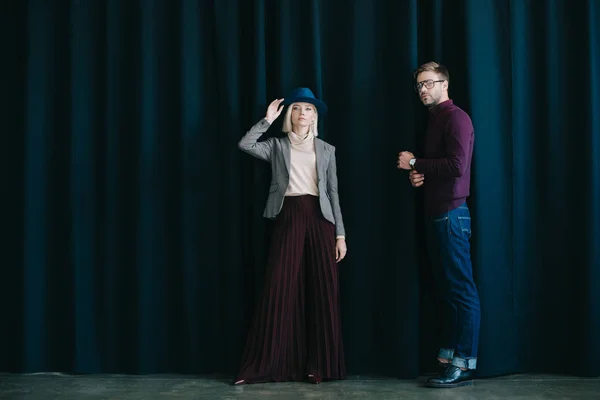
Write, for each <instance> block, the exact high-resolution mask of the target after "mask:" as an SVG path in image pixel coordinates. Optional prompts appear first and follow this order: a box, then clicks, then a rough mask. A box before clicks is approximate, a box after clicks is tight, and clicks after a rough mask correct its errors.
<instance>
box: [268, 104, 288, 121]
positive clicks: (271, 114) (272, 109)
mask: <svg viewBox="0 0 600 400" xmlns="http://www.w3.org/2000/svg"><path fill="white" fill-rule="evenodd" d="M283 100H284V99H275V100H273V101H272V102H271V104H269V108H267V115H266V116H265V119H266V120H267V122H268V123H269V124H272V123H273V121H275V120H276V119H277V117H279V115H280V114H281V111H282V110H283V106H281V102H282V101H283Z"/></svg>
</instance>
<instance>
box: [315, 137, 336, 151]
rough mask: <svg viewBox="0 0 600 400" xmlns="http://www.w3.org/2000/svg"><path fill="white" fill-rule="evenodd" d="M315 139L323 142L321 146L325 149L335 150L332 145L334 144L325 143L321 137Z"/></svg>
mask: <svg viewBox="0 0 600 400" xmlns="http://www.w3.org/2000/svg"><path fill="white" fill-rule="evenodd" d="M315 140H317V141H319V142H321V143H323V147H324V148H325V149H327V150H330V151H335V146H334V145H332V144H330V143H327V142H326V141H324V140H323V139H321V138H315Z"/></svg>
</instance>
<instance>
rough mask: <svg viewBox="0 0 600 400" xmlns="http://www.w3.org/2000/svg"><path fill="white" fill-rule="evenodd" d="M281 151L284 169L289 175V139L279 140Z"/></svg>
mask: <svg viewBox="0 0 600 400" xmlns="http://www.w3.org/2000/svg"><path fill="white" fill-rule="evenodd" d="M281 149H282V150H283V159H284V161H285V168H286V169H287V172H288V174H289V173H290V139H289V138H288V137H287V136H285V137H284V138H282V139H281Z"/></svg>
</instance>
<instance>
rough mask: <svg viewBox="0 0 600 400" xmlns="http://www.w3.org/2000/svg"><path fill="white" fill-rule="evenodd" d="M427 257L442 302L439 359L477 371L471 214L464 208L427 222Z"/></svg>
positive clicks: (477, 311) (477, 315)
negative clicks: (429, 260) (448, 360)
mask: <svg viewBox="0 0 600 400" xmlns="http://www.w3.org/2000/svg"><path fill="white" fill-rule="evenodd" d="M427 236H428V245H429V256H430V258H431V261H432V268H433V276H434V279H435V282H436V285H437V286H438V289H439V291H440V295H441V298H442V300H443V313H442V318H443V321H442V322H443V334H442V343H441V346H440V351H439V353H438V357H440V358H447V359H450V360H452V364H454V365H456V366H458V367H461V368H468V369H475V368H476V367H477V348H478V346H479V323H480V318H481V314H480V307H479V294H478V292H477V287H476V286H475V282H474V281H473V268H472V265H471V245H470V242H469V240H470V239H471V213H470V211H469V208H468V206H467V205H466V203H465V204H463V205H461V206H460V207H458V208H456V209H454V210H452V211H449V212H447V213H444V214H442V215H437V216H435V217H429V218H428V219H427Z"/></svg>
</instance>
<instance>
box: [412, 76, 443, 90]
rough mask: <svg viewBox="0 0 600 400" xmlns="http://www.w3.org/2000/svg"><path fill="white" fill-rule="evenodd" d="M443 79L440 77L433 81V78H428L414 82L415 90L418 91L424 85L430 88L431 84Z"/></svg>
mask: <svg viewBox="0 0 600 400" xmlns="http://www.w3.org/2000/svg"><path fill="white" fill-rule="evenodd" d="M444 81H445V79H440V80H438V81H434V80H433V79H428V80H426V81H423V82H419V83H416V84H415V92H420V91H421V88H422V87H423V86H425V87H426V88H427V89H431V88H432V87H433V85H435V84H436V83H438V82H444Z"/></svg>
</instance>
